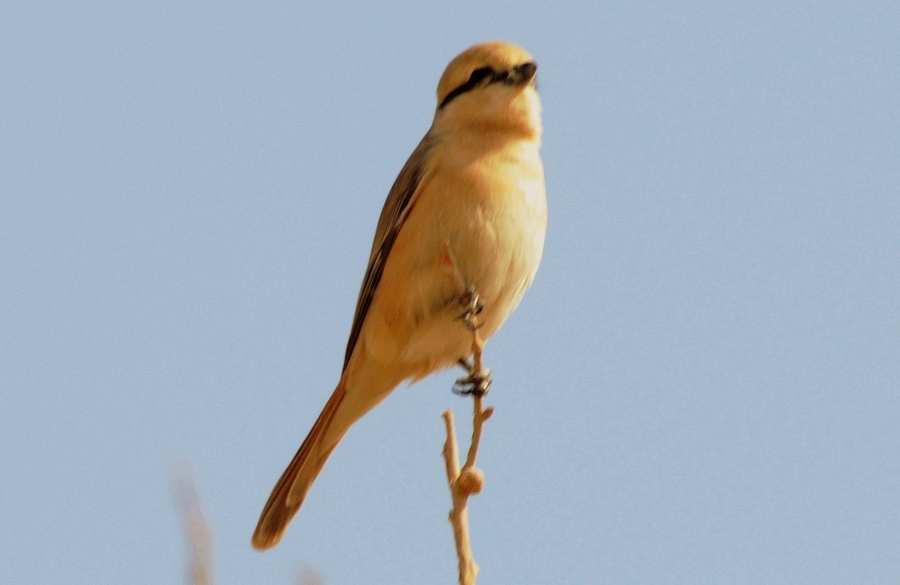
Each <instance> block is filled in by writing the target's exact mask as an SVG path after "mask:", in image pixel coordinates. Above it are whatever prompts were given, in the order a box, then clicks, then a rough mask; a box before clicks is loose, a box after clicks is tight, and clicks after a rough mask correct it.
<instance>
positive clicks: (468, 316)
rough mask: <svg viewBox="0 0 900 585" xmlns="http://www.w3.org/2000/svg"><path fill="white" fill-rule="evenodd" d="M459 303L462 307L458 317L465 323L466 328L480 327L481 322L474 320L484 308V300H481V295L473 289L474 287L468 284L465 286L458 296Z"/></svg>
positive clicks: (473, 329) (471, 329)
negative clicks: (464, 289)
mask: <svg viewBox="0 0 900 585" xmlns="http://www.w3.org/2000/svg"><path fill="white" fill-rule="evenodd" d="M459 304H460V305H462V308H463V312H462V314H461V315H460V316H459V318H460V319H462V320H463V322H464V323H465V324H466V328H467V329H468V330H469V331H475V330H476V329H478V328H479V327H481V324H480V323H478V322H477V321H476V320H475V317H477V316H478V315H480V314H481V312H482V311H483V310H484V302H482V300H481V296H480V295H479V294H478V293H477V292H476V291H475V287H473V286H469V287H468V288H466V292H464V293H463V294H461V295H460V296H459Z"/></svg>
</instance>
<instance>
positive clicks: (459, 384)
mask: <svg viewBox="0 0 900 585" xmlns="http://www.w3.org/2000/svg"><path fill="white" fill-rule="evenodd" d="M492 381H493V380H492V379H491V371H490V370H489V369H487V368H483V369H482V370H481V371H480V372H475V371H474V368H472V369H470V370H469V375H468V376H465V377H463V378H459V379H458V380H456V384H454V385H453V393H454V394H458V395H460V396H484V395H485V394H487V393H488V390H490V389H491V382H492Z"/></svg>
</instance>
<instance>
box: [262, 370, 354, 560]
mask: <svg viewBox="0 0 900 585" xmlns="http://www.w3.org/2000/svg"><path fill="white" fill-rule="evenodd" d="M345 395H346V383H345V379H341V382H340V383H339V384H338V386H337V388H335V390H334V394H332V395H331V398H329V399H328V402H327V403H326V404H325V408H323V409H322V414H320V415H319V418H318V419H317V420H316V424H314V425H313V428H312V429H311V430H310V431H309V435H307V436H306V439H305V440H304V441H303V444H302V445H300V449H299V450H298V451H297V454H296V455H294V459H293V460H292V461H291V464H290V465H288V467H287V469H285V470H284V473H282V474H281V478H280V479H279V480H278V483H277V484H275V489H273V490H272V495H270V496H269V501H268V502H266V507H265V508H263V511H262V515H260V517H259V523H258V524H257V525H256V531H254V533H253V539H252V541H251V542H252V543H253V547H254V548H256V549H259V550H265V549H267V548H272V547H273V546H275V545H276V544H278V541H280V540H281V537H282V536H283V535H284V531H285V529H286V528H287V526H288V524H289V523H290V522H291V519H292V518H293V517H294V515H295V514H296V513H297V510H299V509H300V506H301V504H303V499H304V498H305V497H306V494H307V493H308V492H309V488H311V487H312V484H313V482H314V481H315V480H316V477H317V476H318V475H319V472H320V471H322V467H323V466H324V465H325V461H327V460H328V456H329V455H331V452H332V451H334V448H335V447H336V446H337V441H335V442H334V444H332V445H331V446H330V447H328V448H327V449H326V450H325V451H324V452H323V451H322V450H321V449H322V441H323V439H324V438H325V435H326V434H327V431H328V429H329V427H330V426H331V422H332V420H333V419H334V414H335V413H336V412H337V409H338V407H339V406H340V405H341V402H342V401H343V400H344V396H345Z"/></svg>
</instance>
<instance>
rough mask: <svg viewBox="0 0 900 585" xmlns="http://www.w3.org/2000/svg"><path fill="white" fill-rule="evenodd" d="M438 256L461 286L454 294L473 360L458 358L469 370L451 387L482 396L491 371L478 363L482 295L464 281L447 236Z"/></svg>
mask: <svg viewBox="0 0 900 585" xmlns="http://www.w3.org/2000/svg"><path fill="white" fill-rule="evenodd" d="M439 258H440V263H441V266H444V267H446V268H447V269H448V270H449V272H450V274H451V275H452V276H453V278H454V279H455V280H456V283H457V284H458V285H459V288H460V289H462V290H463V293H462V294H461V295H459V296H458V297H457V298H456V302H457V303H458V304H459V305H460V306H461V307H462V309H463V311H462V313H461V314H460V316H459V318H460V319H461V320H462V322H463V324H464V325H465V327H466V329H468V330H469V331H471V332H472V357H473V359H472V363H469V361H468V360H467V359H465V358H460V359H459V365H461V366H462V367H463V368H465V369H466V371H468V375H467V376H465V377H464V378H459V379H458V380H457V381H456V384H454V385H453V391H454V392H456V393H457V394H460V395H463V396H468V395H473V396H484V395H485V394H487V392H488V389H489V388H490V387H491V371H490V370H489V369H487V368H485V367H484V366H483V365H482V363H481V350H482V348H483V347H484V341H483V340H482V339H481V335H480V334H479V333H478V330H479V329H480V328H481V325H482V323H479V322H478V315H480V314H481V312H482V311H483V310H484V302H482V300H481V295H479V294H478V291H477V290H475V287H474V286H473V285H471V284H469V285H467V284H466V281H465V280H464V279H463V276H462V273H460V271H459V266H458V265H457V264H456V258H454V256H453V250H451V249H450V242H449V240H444V242H443V244H442V245H441V254H440V257H439Z"/></svg>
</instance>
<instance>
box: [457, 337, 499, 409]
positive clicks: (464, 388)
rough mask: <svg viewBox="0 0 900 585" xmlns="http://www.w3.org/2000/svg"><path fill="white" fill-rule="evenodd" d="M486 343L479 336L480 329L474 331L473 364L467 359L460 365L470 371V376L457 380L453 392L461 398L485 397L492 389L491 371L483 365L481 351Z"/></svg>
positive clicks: (460, 362) (461, 360)
mask: <svg viewBox="0 0 900 585" xmlns="http://www.w3.org/2000/svg"><path fill="white" fill-rule="evenodd" d="M483 348H484V341H483V340H482V339H481V335H479V334H478V329H477V328H475V329H473V330H472V363H469V361H468V360H466V359H460V360H459V365H461V366H462V367H464V368H465V369H466V370H468V372H469V373H468V375H466V376H465V377H463V378H459V379H457V380H456V384H454V385H453V391H454V392H455V393H457V394H459V395H461V396H469V395H472V396H484V395H485V394H487V393H488V390H490V388H491V381H492V380H491V371H490V370H489V369H487V368H485V367H484V365H483V364H482V363H481V350H482V349H483Z"/></svg>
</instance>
